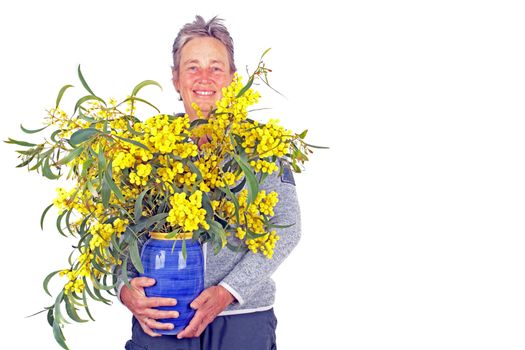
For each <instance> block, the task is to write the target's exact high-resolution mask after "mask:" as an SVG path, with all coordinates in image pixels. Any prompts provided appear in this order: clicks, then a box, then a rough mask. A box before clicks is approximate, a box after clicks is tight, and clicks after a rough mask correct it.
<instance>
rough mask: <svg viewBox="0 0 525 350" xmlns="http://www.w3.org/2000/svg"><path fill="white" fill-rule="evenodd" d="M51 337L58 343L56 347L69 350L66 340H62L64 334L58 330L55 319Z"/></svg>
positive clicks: (58, 326)
mask: <svg viewBox="0 0 525 350" xmlns="http://www.w3.org/2000/svg"><path fill="white" fill-rule="evenodd" d="M53 336H54V337H55V340H56V342H57V343H58V345H60V346H61V347H62V348H63V349H66V350H69V348H68V347H67V345H66V338H64V333H62V328H60V325H59V323H58V322H57V320H56V319H55V320H54V321H53Z"/></svg>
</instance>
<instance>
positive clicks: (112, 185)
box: [104, 165, 125, 202]
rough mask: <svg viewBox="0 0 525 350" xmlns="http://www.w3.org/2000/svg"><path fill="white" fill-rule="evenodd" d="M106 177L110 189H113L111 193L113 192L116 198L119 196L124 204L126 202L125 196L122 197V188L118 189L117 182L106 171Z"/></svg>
mask: <svg viewBox="0 0 525 350" xmlns="http://www.w3.org/2000/svg"><path fill="white" fill-rule="evenodd" d="M110 168H111V165H110ZM104 177H105V178H106V182H107V183H108V185H109V188H110V189H111V191H113V193H115V196H117V198H118V200H119V201H121V202H124V201H125V199H124V196H123V195H122V192H121V191H120V188H118V187H117V185H116V184H115V181H113V179H112V178H111V175H110V173H109V171H106V173H105V174H104Z"/></svg>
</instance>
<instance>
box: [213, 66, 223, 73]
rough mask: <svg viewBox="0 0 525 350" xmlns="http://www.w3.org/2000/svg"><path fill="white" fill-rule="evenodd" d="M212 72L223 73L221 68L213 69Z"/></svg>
mask: <svg viewBox="0 0 525 350" xmlns="http://www.w3.org/2000/svg"><path fill="white" fill-rule="evenodd" d="M211 70H212V71H213V72H222V69H221V68H220V67H212V68H211Z"/></svg>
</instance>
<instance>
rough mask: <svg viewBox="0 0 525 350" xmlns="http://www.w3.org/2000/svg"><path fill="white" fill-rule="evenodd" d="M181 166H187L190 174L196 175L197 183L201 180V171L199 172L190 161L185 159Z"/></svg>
mask: <svg viewBox="0 0 525 350" xmlns="http://www.w3.org/2000/svg"><path fill="white" fill-rule="evenodd" d="M183 164H184V165H187V166H188V168H190V170H191V172H192V173H194V174H196V175H197V181H201V180H202V174H201V171H200V170H199V168H197V166H196V165H195V164H193V162H192V161H191V160H189V159H188V158H186V159H184V160H183Z"/></svg>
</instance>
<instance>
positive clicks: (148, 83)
mask: <svg viewBox="0 0 525 350" xmlns="http://www.w3.org/2000/svg"><path fill="white" fill-rule="evenodd" d="M148 85H156V86H158V87H159V88H160V89H161V90H162V86H160V84H159V83H157V82H156V81H155V80H144V81H143V82H141V83H138V84H137V86H135V87H134V88H133V91H132V92H131V96H136V95H137V93H138V92H139V91H140V89H142V88H143V87H145V86H148Z"/></svg>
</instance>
